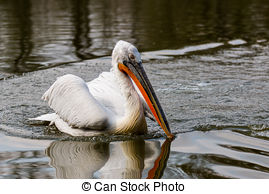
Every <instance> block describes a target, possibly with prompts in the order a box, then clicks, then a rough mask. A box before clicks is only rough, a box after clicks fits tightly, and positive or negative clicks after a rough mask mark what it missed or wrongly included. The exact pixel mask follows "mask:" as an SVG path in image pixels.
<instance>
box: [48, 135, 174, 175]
mask: <svg viewBox="0 0 269 194" xmlns="http://www.w3.org/2000/svg"><path fill="white" fill-rule="evenodd" d="M170 144H171V140H166V141H165V142H164V143H163V144H162V146H161V143H160V141H145V140H143V139H138V140H129V141H122V142H111V143H104V142H99V143H94V142H78V141H55V142H53V143H52V144H51V145H50V146H49V147H48V148H47V149H46V154H47V155H48V156H49V157H50V165H51V166H53V167H54V168H55V170H56V177H57V178H160V177H161V176H162V172H163V170H164V168H165V166H166V162H167V159H168V157H169V150H170ZM164 147H165V148H164Z"/></svg>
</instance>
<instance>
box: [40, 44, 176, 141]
mask: <svg viewBox="0 0 269 194" xmlns="http://www.w3.org/2000/svg"><path fill="white" fill-rule="evenodd" d="M42 99H43V100H45V101H47V102H48V105H49V106H50V108H52V109H53V110H54V111H55V113H52V114H47V115H43V116H40V117H37V118H36V119H35V120H47V121H51V123H54V124H55V125H56V127H57V128H58V129H59V130H60V131H62V132H65V133H68V134H71V135H74V136H78V135H79V136H80V135H85V134H87V133H88V132H92V131H94V132H96V133H113V134H126V133H137V134H141V133H142V134H143V133H146V132H147V123H146V120H145V116H147V117H149V118H151V119H155V120H156V121H157V122H158V124H159V125H160V126H161V128H162V129H163V130H164V132H165V133H166V135H167V136H168V137H169V138H172V137H173V134H172V133H171V131H170V128H169V125H168V122H167V119H166V117H165V114H164V112H163V109H162V107H161V105H160V103H159V100H158V98H157V96H156V94H155V92H154V90H153V87H152V85H151V83H150V81H149V79H148V77H147V75H146V72H145V71H144V68H143V66H142V61H141V56H140V53H139V52H138V50H137V48H136V47H135V46H133V45H132V44H130V43H128V42H126V41H122V40H120V41H118V42H117V44H116V46H115V48H114V49H113V52H112V68H111V69H110V71H109V72H103V73H101V74H100V75H99V77H98V78H96V79H94V80H92V81H91V82H88V83H86V82H85V81H83V80H82V79H81V78H80V77H77V76H75V75H71V74H68V75H64V76H62V77H59V78H58V79H57V80H56V81H55V82H54V83H53V85H52V86H51V87H50V88H49V89H48V90H47V91H46V92H45V93H44V95H43V96H42Z"/></svg>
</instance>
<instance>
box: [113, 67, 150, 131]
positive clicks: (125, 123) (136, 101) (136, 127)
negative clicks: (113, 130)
mask: <svg viewBox="0 0 269 194" xmlns="http://www.w3.org/2000/svg"><path fill="white" fill-rule="evenodd" d="M114 73H115V77H116V79H117V81H118V84H119V87H120V90H121V93H122V95H123V96H124V98H125V102H123V103H125V104H124V107H125V108H124V110H125V112H124V115H123V116H122V117H121V118H120V119H119V122H118V125H119V127H117V128H118V130H117V131H119V132H121V133H122V132H123V131H124V132H126V133H129V132H130V133H131V132H140V131H141V132H143V133H144V132H145V130H146V129H147V125H146V121H145V116H144V108H143V105H142V103H141V100H140V97H139V95H138V93H137V91H136V89H135V87H134V85H133V82H132V80H131V78H130V77H129V76H128V75H127V74H125V73H123V72H121V71H120V70H119V69H114Z"/></svg>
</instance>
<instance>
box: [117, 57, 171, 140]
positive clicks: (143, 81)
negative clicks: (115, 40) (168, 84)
mask: <svg viewBox="0 0 269 194" xmlns="http://www.w3.org/2000/svg"><path fill="white" fill-rule="evenodd" d="M118 67H119V70H120V71H122V72H125V73H126V74H128V75H129V77H130V78H132V80H133V81H134V83H135V84H136V85H137V87H138V89H139V90H140V92H141V94H142V95H143V97H144V99H145V101H146V103H147V104H148V106H149V108H150V110H151V112H152V114H153V115H154V117H155V119H156V121H157V122H158V123H159V125H160V126H161V128H162V129H163V130H164V132H165V134H166V135H167V137H168V138H173V137H174V135H173V134H172V133H171V131H170V128H169V125H168V122H167V120H166V117H165V114H164V112H163V110H162V107H161V105H160V103H159V100H158V98H157V96H156V94H155V92H154V90H153V88H152V86H151V83H150V82H149V79H148V77H147V75H146V72H145V70H144V68H143V66H142V64H141V63H135V64H133V63H132V62H126V61H125V62H124V64H122V63H119V64H118Z"/></svg>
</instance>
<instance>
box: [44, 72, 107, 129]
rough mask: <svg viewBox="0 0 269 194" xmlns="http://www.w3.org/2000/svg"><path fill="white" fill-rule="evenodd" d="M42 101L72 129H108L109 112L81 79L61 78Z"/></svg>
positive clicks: (65, 76)
mask: <svg viewBox="0 0 269 194" xmlns="http://www.w3.org/2000/svg"><path fill="white" fill-rule="evenodd" d="M42 99H44V100H45V101H47V102H48V104H49V106H50V107H51V108H52V109H53V110H54V111H55V112H56V113H57V115H59V117H60V118H61V119H63V120H64V121H65V122H67V123H68V125H70V126H71V127H77V128H91V129H104V128H106V127H108V119H109V116H108V112H107V111H106V110H105V109H104V108H103V107H102V105H101V104H100V103H99V102H98V101H97V100H96V99H95V98H94V97H93V95H92V94H91V93H90V91H89V88H88V86H87V84H86V83H85V82H84V81H83V80H82V79H81V78H80V77H77V76H75V75H71V74H68V75H64V76H62V77H59V78H58V79H57V80H56V81H55V82H54V84H53V85H52V86H51V87H50V88H49V89H48V90H47V91H46V92H45V94H44V95H43V97H42Z"/></svg>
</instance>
